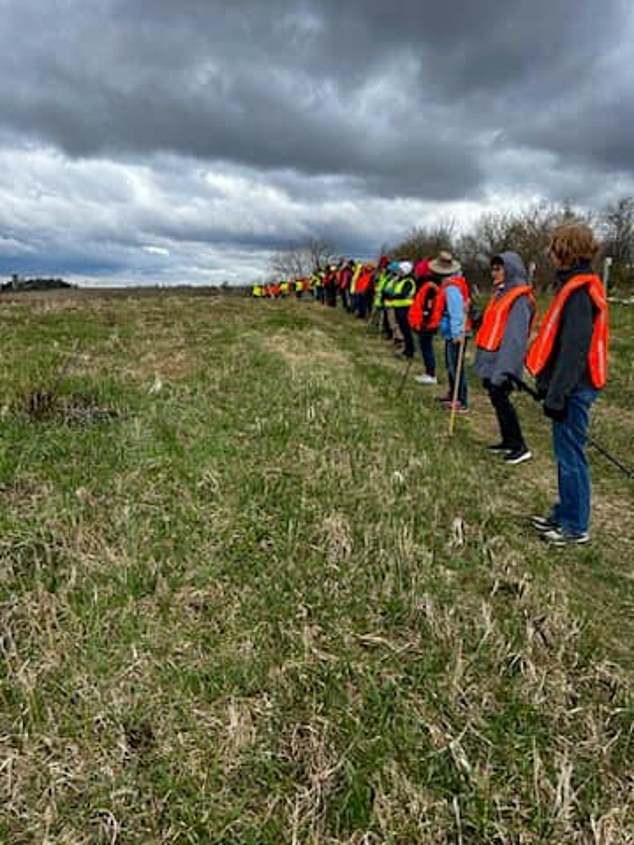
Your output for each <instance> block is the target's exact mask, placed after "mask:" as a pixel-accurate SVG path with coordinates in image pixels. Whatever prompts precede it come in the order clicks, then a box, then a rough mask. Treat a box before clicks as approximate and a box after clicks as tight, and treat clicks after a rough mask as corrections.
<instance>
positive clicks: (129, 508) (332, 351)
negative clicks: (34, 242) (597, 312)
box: [0, 293, 634, 845]
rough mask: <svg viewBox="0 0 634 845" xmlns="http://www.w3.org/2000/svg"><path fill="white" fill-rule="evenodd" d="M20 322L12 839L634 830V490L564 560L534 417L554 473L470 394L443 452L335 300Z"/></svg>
mask: <svg viewBox="0 0 634 845" xmlns="http://www.w3.org/2000/svg"><path fill="white" fill-rule="evenodd" d="M0 304H1V305H2V311H0V333H1V334H0V336H1V339H2V348H3V350H4V355H3V357H2V361H1V363H0V367H1V372H2V384H3V394H2V400H1V404H0V414H1V417H2V438H1V440H0V499H1V504H2V507H1V509H0V560H1V564H0V628H1V631H2V633H1V636H0V841H2V842H7V843H12V845H13V844H14V843H15V845H22V844H23V843H24V845H26V843H32V842H51V843H56V845H57V843H63V844H64V845H66V844H68V845H71V843H72V845H78V843H95V842H104V843H113V842H118V843H218V844H219V845H220V843H222V845H229V843H236V845H237V843H240V845H242V844H243V843H253V845H256V843H257V845H262V843H285V842H297V843H335V842H336V843H340V842H341V843H350V845H352V843H359V845H360V843H362V842H365V843H379V842H381V843H399V845H400V843H402V844H403V845H405V843H407V844H408V845H409V843H414V842H416V843H430V845H431V844H432V843H433V844H434V845H437V843H443V842H446V843H459V842H462V843H479V842H482V843H500V845H501V844H502V843H511V842H514V843H515V842H516V843H520V842H522V843H553V842H556V843H600V844H601V845H608V843H614V845H617V843H618V844H619V845H621V843H627V842H634V838H633V834H632V831H634V785H633V781H632V771H634V733H633V726H634V718H633V717H634V700H633V698H632V670H633V668H634V578H633V572H632V557H633V547H634V514H633V508H632V504H633V496H632V486H631V482H628V481H627V480H626V479H625V478H624V477H623V476H621V475H619V474H618V472H617V471H616V470H614V469H613V468H612V467H611V466H610V465H609V464H607V463H606V462H605V461H604V460H603V459H602V458H600V457H599V456H596V455H593V456H592V463H593V471H594V493H595V501H594V514H595V517H594V542H593V544H592V546H591V547H589V548H581V549H575V550H551V549H548V548H546V547H545V546H544V545H543V544H541V543H540V542H539V541H538V540H536V539H535V538H534V536H533V535H532V534H531V532H530V530H529V529H528V528H527V526H526V522H525V518H524V517H525V514H527V513H530V512H532V511H534V510H538V511H539V510H540V509H542V508H544V507H546V506H547V504H548V503H549V501H550V499H551V498H552V496H553V494H554V490H555V483H554V468H553V464H552V457H551V454H550V447H549V438H548V428H547V425H546V421H545V420H543V419H542V418H541V417H540V415H539V412H538V409H537V408H536V407H534V406H533V405H532V404H531V403H530V402H529V401H528V400H525V399H521V400H520V405H521V413H522V419H523V420H525V422H526V429H527V432H528V435H529V438H530V444H531V446H532V447H533V448H534V450H535V452H536V459H535V461H534V462H532V463H531V464H525V465H522V466H520V467H515V468H509V467H506V466H504V465H503V464H501V463H499V462H496V461H493V460H492V459H491V458H490V457H489V456H487V455H486V454H485V453H484V452H483V450H482V448H481V447H482V445H483V444H484V443H485V442H489V441H490V439H491V438H492V437H494V436H495V425H494V423H493V420H492V415H491V411H490V408H489V406H488V404H487V401H486V400H485V399H484V397H482V395H481V394H480V393H479V392H478V391H477V388H476V389H474V391H473V393H474V396H473V413H472V415H471V416H470V417H469V418H468V419H462V418H461V419H459V420H458V430H457V433H456V435H455V437H454V438H453V439H452V440H449V438H448V437H447V433H446V428H447V419H446V416H444V415H443V412H442V411H440V410H439V409H438V408H436V407H434V406H435V405H436V404H437V403H435V402H433V400H432V397H431V394H430V393H429V392H426V391H425V390H424V389H422V388H419V387H417V386H416V385H414V383H413V381H411V380H410V383H409V384H408V386H407V388H406V389H405V391H404V392H403V394H402V396H401V397H400V398H399V399H398V400H396V399H395V390H396V386H397V384H398V379H399V377H400V370H399V367H398V366H397V364H396V363H395V362H394V361H393V360H392V359H391V357H390V355H389V350H387V349H385V347H384V346H383V344H382V342H381V341H379V340H378V339H377V338H376V337H375V336H373V335H371V334H368V333H367V332H366V331H365V329H364V327H362V326H361V325H360V324H359V323H358V322H357V321H353V320H351V319H349V318H347V317H346V316H345V315H344V314H343V313H341V312H334V313H333V312H332V311H330V310H329V309H323V308H320V307H319V306H317V305H313V304H312V303H309V302H295V301H288V302H277V303H269V302H253V301H248V300H245V301H241V300H239V299H235V298H232V297H226V298H222V297H217V298H213V299H212V298H210V299H208V300H206V299H201V298H193V297H188V296H187V295H186V294H179V295H177V296H170V297H165V296H162V297H161V296H157V297H148V296H145V297H125V298H124V297H120V298H117V297H109V298H106V297H104V298H101V297H95V296H90V297H89V296H84V295H81V294H80V293H79V294H74V295H70V296H68V297H61V298H47V297H32V298H24V299H18V298H16V299H15V300H7V301H3V303H0ZM612 322H613V336H614V345H613V349H614V355H613V370H612V378H611V382H610V385H609V387H608V389H607V390H606V391H605V396H604V397H603V398H602V399H601V401H600V404H599V405H598V406H597V408H596V413H595V414H594V418H593V426H594V429H593V430H594V434H595V436H596V437H597V439H599V440H601V441H602V442H603V441H604V442H605V443H606V445H608V446H609V448H611V449H613V450H614V451H615V452H617V453H619V454H621V455H622V456H623V457H624V458H625V459H626V460H630V455H629V454H628V453H629V452H630V451H631V443H632V434H633V432H634V399H633V397H634V391H633V387H634V356H633V354H632V353H633V351H634V343H633V342H632V337H634V313H632V309H629V310H628V309H627V308H624V307H623V308H620V309H618V310H617V309H616V308H615V310H614V313H613V321H612ZM34 395H36V396H38V397H40V400H39V405H37V406H36V407H35V409H34V406H33V396H34ZM41 397H45V401H44V400H43V399H42V398H41Z"/></svg>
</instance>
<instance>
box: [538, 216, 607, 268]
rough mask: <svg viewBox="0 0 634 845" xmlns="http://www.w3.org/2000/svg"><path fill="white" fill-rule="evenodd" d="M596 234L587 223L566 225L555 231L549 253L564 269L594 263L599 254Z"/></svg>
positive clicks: (558, 227)
mask: <svg viewBox="0 0 634 845" xmlns="http://www.w3.org/2000/svg"><path fill="white" fill-rule="evenodd" d="M599 249H600V247H599V244H598V243H597V242H596V240H595V237H594V233H593V231H592V229H591V228H590V227H589V226H586V224H585V223H564V224H563V225H561V226H557V228H556V229H555V230H554V231H553V233H552V235H551V238H550V246H549V247H548V252H549V254H550V255H552V256H553V257H554V258H555V259H556V260H557V263H558V264H560V265H561V266H562V267H574V266H575V265H576V264H582V263H585V262H587V261H592V260H593V259H594V258H596V255H597V253H598V252H599Z"/></svg>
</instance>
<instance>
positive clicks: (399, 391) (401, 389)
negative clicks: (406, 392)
mask: <svg viewBox="0 0 634 845" xmlns="http://www.w3.org/2000/svg"><path fill="white" fill-rule="evenodd" d="M413 361H414V358H413V357H412V358H408V359H407V365H406V366H405V369H404V370H403V375H402V377H401V383H400V384H399V386H398V390H397V391H396V396H395V397H394V398H395V399H398V398H399V396H400V395H401V393H402V392H403V388H404V387H405V381H406V379H407V376H408V375H409V371H410V370H411V368H412V362H413Z"/></svg>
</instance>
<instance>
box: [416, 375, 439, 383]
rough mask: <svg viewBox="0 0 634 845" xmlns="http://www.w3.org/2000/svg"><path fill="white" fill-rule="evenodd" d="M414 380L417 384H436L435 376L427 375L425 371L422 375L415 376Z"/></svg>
mask: <svg viewBox="0 0 634 845" xmlns="http://www.w3.org/2000/svg"><path fill="white" fill-rule="evenodd" d="M414 381H416V382H418V384H438V379H437V378H436V376H428V375H427V373H423V374H422V376H415V377H414Z"/></svg>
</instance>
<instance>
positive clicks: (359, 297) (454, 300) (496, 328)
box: [309, 224, 608, 546]
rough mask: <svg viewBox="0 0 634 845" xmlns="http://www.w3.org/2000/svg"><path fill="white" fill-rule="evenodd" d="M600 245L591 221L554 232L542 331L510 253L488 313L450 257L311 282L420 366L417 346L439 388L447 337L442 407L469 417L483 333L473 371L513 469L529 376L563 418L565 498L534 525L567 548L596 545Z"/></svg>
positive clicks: (349, 264)
mask: <svg viewBox="0 0 634 845" xmlns="http://www.w3.org/2000/svg"><path fill="white" fill-rule="evenodd" d="M598 249H599V247H598V244H597V242H596V240H595V238H594V235H593V232H592V230H591V229H590V228H589V227H588V226H585V225H582V224H567V225H563V226H560V227H558V228H557V229H555V231H554V232H553V234H552V237H551V242H550V247H549V250H548V255H549V257H550V259H551V262H552V264H553V267H554V269H555V280H554V282H555V296H554V298H553V300H552V302H551V305H550V307H549V309H548V311H547V313H546V315H545V316H544V319H543V320H542V321H541V324H540V326H539V329H538V331H537V332H536V333H535V326H536V310H537V309H536V300H535V296H534V293H533V288H532V285H531V281H530V280H529V278H528V274H527V271H526V267H525V265H524V262H523V261H522V258H521V257H520V255H518V253H516V252H513V251H510V250H509V251H505V252H502V253H500V254H499V255H494V256H492V257H491V261H490V269H491V279H492V294H491V297H490V299H489V301H488V303H487V305H486V308H485V310H484V313H483V314H480V313H479V311H478V309H477V308H476V307H475V306H474V304H473V301H472V294H471V288H470V285H469V283H468V281H467V280H466V278H465V276H464V274H463V272H462V268H461V266H460V263H459V261H457V260H456V258H455V257H454V256H453V255H452V254H451V253H450V252H448V251H441V252H440V253H439V254H438V255H437V256H435V257H433V258H429V259H424V260H422V261H419V262H417V263H415V264H414V263H413V262H411V261H407V260H405V261H391V260H390V259H389V257H387V256H382V257H381V258H380V260H379V261H378V262H377V263H376V264H375V263H373V262H360V261H354V260H351V259H341V260H340V261H339V262H337V263H336V264H332V265H329V266H328V267H327V268H326V269H323V270H321V269H317V270H316V271H315V272H314V273H313V275H312V277H311V279H310V281H309V285H310V288H309V289H310V291H311V292H312V293H313V296H314V298H315V300H316V301H317V302H319V303H321V304H323V305H326V306H330V307H335V306H336V305H337V301H338V300H339V301H341V304H342V305H343V307H344V308H345V309H346V310H347V311H349V312H350V313H351V314H353V315H355V316H356V317H358V318H359V319H362V320H365V319H366V318H367V317H368V316H370V321H371V324H374V325H376V326H377V328H379V329H380V331H381V333H382V335H383V337H384V338H385V339H386V340H387V341H389V342H391V343H394V344H395V346H396V347H397V349H396V350H395V352H394V354H395V355H396V356H398V357H400V358H403V359H406V360H409V361H412V360H413V359H414V357H415V355H416V345H418V348H419V352H420V356H421V358H422V363H423V368H424V371H423V372H422V373H421V374H420V375H417V376H416V377H415V378H416V381H417V382H418V384H420V385H423V386H425V385H436V384H437V383H438V376H437V364H436V354H435V349H434V341H435V337H436V335H437V334H440V336H441V338H442V340H443V342H444V359H445V367H446V374H447V381H448V390H447V393H446V394H445V395H443V396H441V397H438V400H439V403H440V405H441V407H443V408H445V409H447V410H449V411H452V412H453V413H455V414H461V415H464V414H467V413H468V411H469V389H468V382H467V373H466V370H465V367H464V366H462V363H463V361H464V356H465V352H466V347H467V344H468V343H469V340H470V339H471V338H473V339H474V343H475V347H476V349H475V360H474V366H473V368H474V371H475V373H476V374H477V375H478V376H479V377H480V379H481V381H482V385H483V387H484V389H485V391H486V393H487V395H488V398H489V401H490V403H491V406H492V408H493V410H494V412H495V415H496V418H497V423H498V427H499V431H500V441H499V442H497V443H494V444H492V445H490V446H487V447H486V448H487V449H488V450H489V451H490V452H491V453H496V454H499V455H501V456H502V458H503V460H504V461H505V462H506V463H507V464H510V465H515V464H521V463H524V462H525V461H528V460H530V459H531V457H532V452H531V450H530V449H529V447H528V446H527V444H526V440H525V438H524V434H523V430H522V427H521V424H520V420H519V417H518V414H517V410H516V408H515V407H514V404H513V402H512V398H511V397H512V393H513V390H514V387H515V386H516V385H517V384H518V383H521V379H522V378H523V373H524V369H525V368H526V369H527V370H528V372H529V373H530V374H531V375H532V376H533V377H534V378H535V379H536V385H537V391H538V395H539V397H540V399H541V400H542V402H543V410H544V414H545V415H546V416H547V417H548V418H550V420H551V421H552V435H553V450H554V455H555V460H556V464H557V480H558V492H559V496H558V500H557V501H556V502H555V504H554V505H553V507H552V508H551V510H550V511H549V513H548V514H546V515H533V516H531V517H530V522H531V524H532V526H533V527H534V528H535V530H536V531H538V532H540V534H541V535H542V536H543V537H544V539H545V540H546V541H547V542H549V543H552V544H554V545H556V546H564V545H568V544H570V543H572V544H583V543H586V542H588V541H589V539H590V535H589V524H590V503H591V483H590V471H589V466H588V461H587V457H586V443H587V433H588V426H589V413H590V408H591V406H592V404H593V403H594V401H595V400H596V398H597V396H598V393H599V391H600V390H601V388H603V386H604V385H605V382H606V378H607V352H608V310H607V301H606V297H605V291H604V287H603V283H602V281H601V279H600V278H599V276H597V275H596V274H595V273H593V271H592V267H591V265H592V261H593V260H594V259H595V257H596V255H597V253H598ZM532 336H533V337H532ZM531 338H532V342H531Z"/></svg>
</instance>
